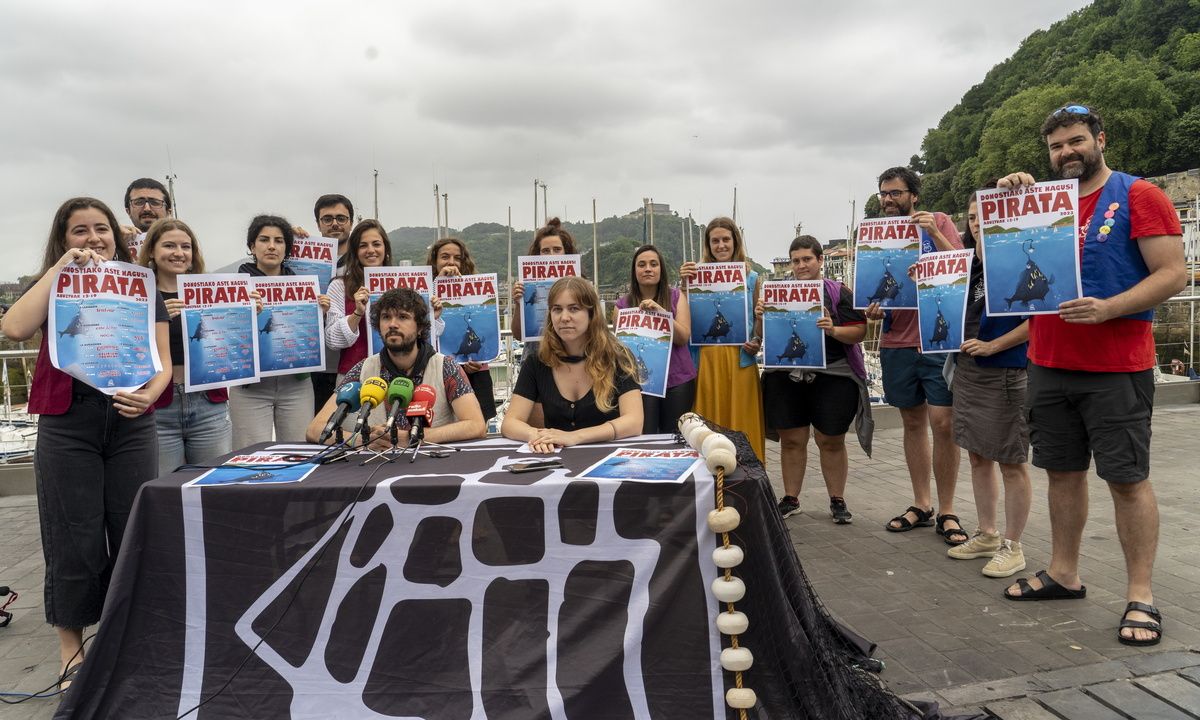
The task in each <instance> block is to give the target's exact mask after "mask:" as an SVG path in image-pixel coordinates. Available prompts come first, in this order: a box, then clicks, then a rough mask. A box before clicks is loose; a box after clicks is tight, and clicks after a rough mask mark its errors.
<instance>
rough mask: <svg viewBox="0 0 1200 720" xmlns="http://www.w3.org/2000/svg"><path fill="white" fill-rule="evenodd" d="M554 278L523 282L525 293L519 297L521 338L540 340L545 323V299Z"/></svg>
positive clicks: (547, 296)
mask: <svg viewBox="0 0 1200 720" xmlns="http://www.w3.org/2000/svg"><path fill="white" fill-rule="evenodd" d="M554 283H555V280H529V281H527V282H525V283H524V287H525V295H524V296H523V297H522V298H521V332H522V333H523V334H524V336H525V337H523V338H522V340H526V341H528V340H540V339H541V337H542V330H543V328H544V327H545V325H546V310H547V307H548V305H547V300H548V299H549V297H550V286H551V285H553V284H554Z"/></svg>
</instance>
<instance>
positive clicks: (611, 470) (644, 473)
mask: <svg viewBox="0 0 1200 720" xmlns="http://www.w3.org/2000/svg"><path fill="white" fill-rule="evenodd" d="M695 462H696V458H694V457H682V458H663V457H656V458H633V457H610V458H607V459H605V460H604V461H603V462H601V463H600V464H599V465H596V466H595V467H593V468H589V469H588V470H587V471H585V472H584V473H583V474H581V475H580V476H579V477H580V478H584V479H586V478H596V479H600V480H658V481H664V482H677V481H678V480H679V479H680V477H681V476H684V475H686V474H687V472H688V470H690V469H691V467H692V465H693V464H695Z"/></svg>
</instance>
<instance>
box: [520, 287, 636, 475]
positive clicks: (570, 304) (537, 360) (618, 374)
mask: <svg viewBox="0 0 1200 720" xmlns="http://www.w3.org/2000/svg"><path fill="white" fill-rule="evenodd" d="M549 304H550V313H549V315H550V321H549V322H547V323H546V327H545V329H544V330H543V331H542V341H541V343H540V345H539V347H538V352H537V353H536V354H530V355H527V356H526V357H525V360H524V362H522V363H521V374H520V375H519V376H518V377H517V383H516V386H515V387H514V388H513V395H512V399H511V400H510V401H509V405H508V412H507V413H506V414H505V415H504V424H503V425H502V426H501V428H500V431H501V432H502V433H503V434H504V437H506V438H509V439H510V440H521V441H523V442H527V443H529V446H530V448H531V449H532V450H533V451H534V452H539V453H552V452H554V450H555V448H557V447H563V446H569V445H581V444H584V443H593V442H604V441H608V440H616V439H618V438H625V437H631V436H633V435H637V434H638V433H639V432H641V431H642V391H641V387H640V386H639V385H638V381H637V368H636V367H635V366H634V362H633V356H632V355H631V354H630V353H629V350H627V349H626V348H625V346H624V345H622V344H621V343H620V341H619V340H617V337H616V336H615V335H613V333H612V330H609V328H608V323H607V322H606V320H605V318H604V315H603V313H601V311H600V296H599V295H597V294H596V288H595V286H593V285H592V284H591V283H590V282H588V281H587V280H584V279H583V278H581V277H578V276H573V277H566V278H563V279H561V280H559V281H557V282H555V283H554V285H552V286H551V287H550V297H549ZM535 403H541V405H542V408H543V411H544V416H545V427H543V428H535V427H532V426H530V425H529V416H530V413H531V412H532V411H533V406H534V404H535Z"/></svg>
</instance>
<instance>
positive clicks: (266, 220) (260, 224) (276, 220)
mask: <svg viewBox="0 0 1200 720" xmlns="http://www.w3.org/2000/svg"><path fill="white" fill-rule="evenodd" d="M269 227H276V228H279V231H280V232H282V233H283V245H284V250H283V259H284V260H286V259H288V258H290V257H291V256H292V243H294V242H295V241H296V236H295V235H294V234H293V233H292V224H291V223H290V222H288V221H287V219H286V218H282V217H280V216H278V215H255V216H254V219H253V220H251V221H250V228H249V229H248V230H246V249H247V250H253V249H254V241H255V240H256V239H258V235H259V233H261V232H262V231H263V228H269Z"/></svg>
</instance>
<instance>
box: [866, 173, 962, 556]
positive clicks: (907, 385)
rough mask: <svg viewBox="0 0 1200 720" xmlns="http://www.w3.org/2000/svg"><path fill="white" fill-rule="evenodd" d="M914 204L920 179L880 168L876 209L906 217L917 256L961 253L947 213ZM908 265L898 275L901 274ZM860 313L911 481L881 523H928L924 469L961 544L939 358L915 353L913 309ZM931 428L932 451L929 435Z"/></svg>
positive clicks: (894, 527)
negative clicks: (897, 510)
mask: <svg viewBox="0 0 1200 720" xmlns="http://www.w3.org/2000/svg"><path fill="white" fill-rule="evenodd" d="M920 201H921V178H919V177H917V174H916V173H914V172H913V171H912V170H909V169H908V168H905V167H894V168H890V169H888V170H884V171H883V174H882V175H880V176H879V205H880V207H881V208H882V209H883V214H884V215H887V216H889V217H899V216H904V215H906V216H908V217H909V219H910V220H911V222H912V223H913V224H914V225H916V226H917V227H918V228H920V234H921V254H925V253H931V252H938V251H945V250H961V249H962V242H961V241H960V240H959V238H958V230H957V229H955V227H954V222H953V221H951V220H950V218H949V216H947V215H946V214H945V213H940V212H932V213H931V212H925V211H924V210H917V209H916V207H917V205H918V204H919V203H920ZM907 270H908V268H903V269H902V271H904V272H907ZM866 316H867V317H868V318H870V319H872V320H878V319H880V318H882V319H883V335H882V336H881V337H880V339H879V362H880V364H881V365H882V366H883V393H884V396H885V399H886V400H887V403H888V404H889V405H891V406H893V407H896V408H898V409H899V410H900V417H901V418H902V419H903V421H904V461H905V463H906V464H907V465H908V477H909V480H911V481H912V487H913V504H912V506H910V507H909V508H908V509H907V510H905V511H904V512H903V513H902V514H900V515H898V516H896V517H894V518H892V520H891V521H890V522H889V523H888V524H887V525H885V526H884V527H886V528H887V529H888V530H890V531H891V532H907V531H909V530H912V529H913V528H915V527H928V526H930V525H932V524H933V517H934V509H933V500H932V497H931V496H930V493H929V471H930V469H931V466H932V470H933V477H934V480H935V481H936V483H937V498H938V518H937V520H938V523H937V531H938V534H939V535H942V536H943V537H945V539H946V542H947V543H949V544H951V545H960V544H962V543H964V542H966V541H967V534H966V532H965V531H964V530H963V528H962V525H961V524H959V522H958V517H957V516H956V515H954V486H955V482H956V480H957V478H958V460H959V452H958V446H957V445H955V444H954V437H953V434H952V432H951V427H950V418H951V417H952V414H953V413H952V410H951V409H950V408H951V404H952V398H951V395H950V388H949V387H948V386H947V385H946V380H945V378H943V377H942V366H943V365H944V364H945V363H944V360H943V358H941V357H928V356H925V355H922V354H921V353H920V343H921V337H920V328H919V326H918V320H917V311H916V310H890V311H887V312H886V313H885V312H884V310H883V308H881V307H880V306H879V303H878V302H875V303H871V304H870V305H869V306H868V307H867V312H866ZM927 427H928V428H930V429H932V430H933V450H932V453H931V452H930V447H929V435H928V434H927V431H926V428H927Z"/></svg>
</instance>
